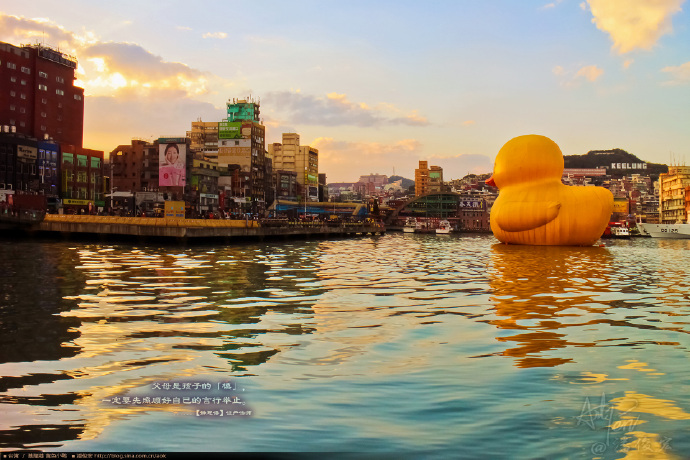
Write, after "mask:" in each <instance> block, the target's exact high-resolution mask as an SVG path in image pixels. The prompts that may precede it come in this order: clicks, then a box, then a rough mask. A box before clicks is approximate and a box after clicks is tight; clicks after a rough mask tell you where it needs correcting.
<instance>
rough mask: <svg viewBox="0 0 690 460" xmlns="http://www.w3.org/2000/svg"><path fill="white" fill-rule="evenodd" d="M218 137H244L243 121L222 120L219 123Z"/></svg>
mask: <svg viewBox="0 0 690 460" xmlns="http://www.w3.org/2000/svg"><path fill="white" fill-rule="evenodd" d="M218 139H242V122H239V121H221V122H219V123H218Z"/></svg>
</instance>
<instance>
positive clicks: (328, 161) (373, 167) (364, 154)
mask: <svg viewBox="0 0 690 460" xmlns="http://www.w3.org/2000/svg"><path fill="white" fill-rule="evenodd" d="M310 145H311V146H312V147H315V148H317V149H318V150H319V171H320V172H324V173H326V175H327V177H328V181H329V182H354V181H356V180H357V179H358V178H359V176H360V175H361V174H366V173H378V174H389V175H390V174H392V171H393V168H394V167H395V170H396V173H397V174H399V175H402V176H403V177H407V178H409V179H414V170H415V169H416V168H417V167H418V166H419V160H428V161H429V164H432V165H434V166H440V167H441V168H443V177H444V180H451V179H459V178H461V177H464V176H465V175H466V174H468V173H475V174H484V173H489V172H491V171H492V169H493V161H492V160H491V158H489V157H487V156H484V155H476V154H458V155H451V156H441V155H431V156H426V154H425V153H424V151H423V145H422V144H421V143H420V142H419V141H418V140H416V139H403V140H400V141H398V142H395V143H392V144H384V143H379V142H350V141H339V140H334V139H333V138H330V137H319V138H316V139H315V140H314V141H313V142H311V143H310Z"/></svg>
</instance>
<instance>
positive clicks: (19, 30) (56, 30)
mask: <svg viewBox="0 0 690 460" xmlns="http://www.w3.org/2000/svg"><path fill="white" fill-rule="evenodd" d="M0 39H2V40H3V41H6V42H8V43H26V42H27V41H36V42H41V43H44V42H45V43H52V44H53V46H56V47H59V48H61V49H62V50H65V51H66V52H68V53H70V54H74V52H75V50H76V48H77V47H78V46H79V44H80V43H82V42H84V41H86V37H79V36H78V35H76V34H74V33H72V32H69V31H67V30H66V29H64V28H63V27H61V26H59V25H57V24H55V23H53V22H51V21H49V20H48V19H27V18H24V17H18V16H11V15H7V14H4V13H2V12H0Z"/></svg>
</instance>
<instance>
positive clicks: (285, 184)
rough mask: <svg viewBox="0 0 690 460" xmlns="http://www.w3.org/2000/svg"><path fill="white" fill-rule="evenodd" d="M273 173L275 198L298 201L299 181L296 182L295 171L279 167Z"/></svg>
mask: <svg viewBox="0 0 690 460" xmlns="http://www.w3.org/2000/svg"><path fill="white" fill-rule="evenodd" d="M274 174H275V176H276V198H277V199H279V200H289V201H298V200H299V192H298V190H299V183H298V182H297V172H296V171H285V170H283V169H281V170H279V171H275V173H274Z"/></svg>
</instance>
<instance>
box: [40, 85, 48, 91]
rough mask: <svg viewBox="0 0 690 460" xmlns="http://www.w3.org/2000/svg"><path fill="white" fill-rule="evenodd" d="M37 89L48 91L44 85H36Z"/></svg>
mask: <svg viewBox="0 0 690 460" xmlns="http://www.w3.org/2000/svg"><path fill="white" fill-rule="evenodd" d="M38 89H39V90H41V91H48V87H47V86H46V85H38Z"/></svg>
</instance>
